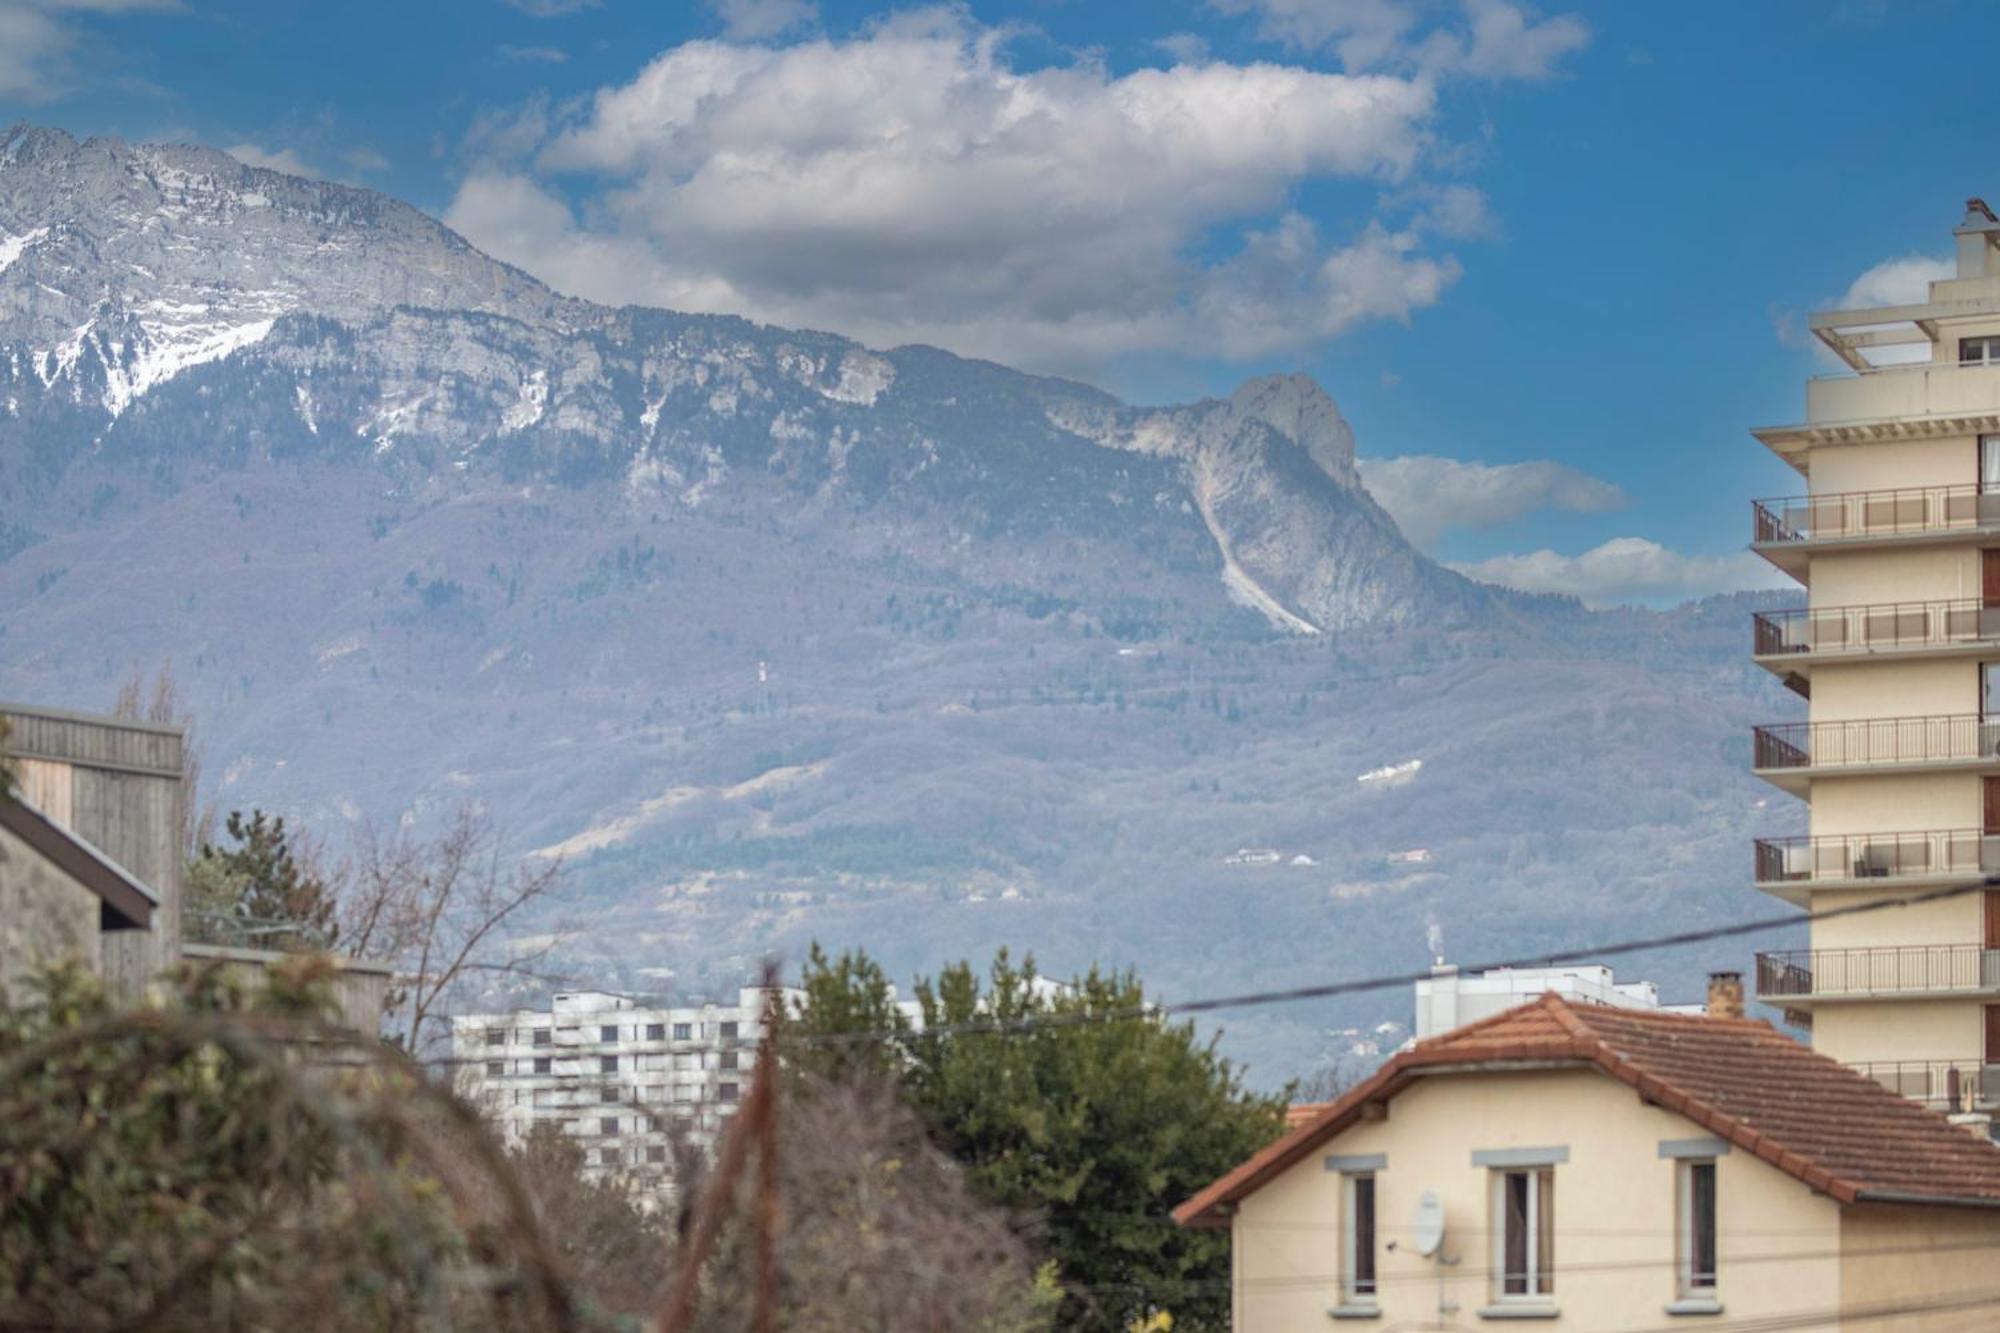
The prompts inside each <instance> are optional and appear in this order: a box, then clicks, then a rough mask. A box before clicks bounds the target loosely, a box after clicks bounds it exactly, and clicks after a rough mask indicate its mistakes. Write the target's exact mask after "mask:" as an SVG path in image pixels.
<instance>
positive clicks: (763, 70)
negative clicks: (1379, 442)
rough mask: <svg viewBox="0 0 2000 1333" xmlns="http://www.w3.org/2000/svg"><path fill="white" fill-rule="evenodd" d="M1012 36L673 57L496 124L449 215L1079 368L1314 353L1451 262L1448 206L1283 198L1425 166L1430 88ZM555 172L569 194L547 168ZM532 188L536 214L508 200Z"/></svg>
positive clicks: (524, 196)
mask: <svg viewBox="0 0 2000 1333" xmlns="http://www.w3.org/2000/svg"><path fill="white" fill-rule="evenodd" d="M1005 41H1006V34H1005V33H1004V32H1002V31H1001V30H997V29H992V28H986V27H982V26H980V25H978V24H976V23H974V22H973V21H971V20H970V19H968V18H966V17H965V16H964V15H963V14H961V13H959V12H958V11H944V10H931V11H924V12H921V13H916V14H904V15H900V16H897V17H895V18H892V19H889V20H887V21H884V22H882V23H881V24H879V25H877V26H875V27H873V28H871V29H869V30H868V31H866V32H864V33H863V34H862V35H860V36H857V37H855V38H852V39H849V40H839V41H835V40H827V39H820V40H813V41H807V42H800V43H797V44H794V45H789V46H783V47H778V48H772V47H768V46H762V45H746V44H741V43H731V42H714V41H698V42H690V43H687V44H685V45H682V46H678V47H674V48H672V49H670V50H668V51H666V52H665V53H664V54H662V55H661V56H659V57H658V58H656V59H655V60H654V61H653V62H652V63H651V64H649V65H648V66H647V67H646V68H645V69H644V70H643V71H641V73H640V74H639V75H638V77H637V78H636V79H634V80H633V81H632V82H631V83H629V84H625V85H622V86H614V87H609V88H605V89H602V90H600V91H599V92H598V93H597V94H596V95H595V97H594V98H593V99H592V100H591V102H590V103H589V105H588V107H587V109H586V111H585V112H584V113H583V114H582V115H581V116H580V117H572V118H571V120H570V121H569V122H568V123H567V124H565V125H563V126H562V127H561V128H560V129H558V130H557V131H556V132H555V133H554V135H553V137H552V138H550V139H549V140H548V141H547V143H546V145H545V146H544V147H543V148H542V150H541V151H540V152H539V153H538V154H536V155H534V156H533V157H531V158H527V157H525V155H519V156H518V157H517V160H514V161H512V162H509V161H508V160H506V155H505V154H504V153H498V152H494V151H493V149H492V147H491V145H492V144H494V143H497V141H498V139H499V138H500V134H499V133H498V132H497V131H496V130H493V129H490V128H489V131H488V132H486V134H485V140H486V145H487V148H488V151H489V153H490V154H491V156H490V159H489V161H488V162H487V163H486V164H485V165H484V166H482V167H481V168H480V169H479V170H477V171H475V172H474V173H473V175H472V176H471V177H470V178H468V179H467V181H466V182H465V184H464V187H463V188H462V189H461V190H460V192H459V194H458V197H457V198H456V199H454V200H453V202H452V205H451V207H450V209H449V210H448V212H447V214H446V220H447V221H448V222H450V223H451V225H452V226H454V227H456V228H458V229H459V230H460V231H462V232H464V233H465V234H466V235H467V236H468V237H469V238H470V239H471V240H472V241H473V242H474V243H475V244H478V245H480V246H481V247H482V248H485V249H487V250H489V251H492V252H493V253H495V254H497V255H499V256H500V257H501V258H503V259H507V260H510V261H512V262H514V263H517V264H520V265H522V266H523V267H525V268H527V269H529V271H531V272H534V273H536V274H538V275H539V276H541V277H543V278H545V279H547V280H550V281H552V282H556V283H557V284H558V285H561V286H564V287H566V288H567V289H568V290H571V291H573V292H575V293H576V294H578V295H583V296H589V297H595V298H598V299H607V300H617V301H640V300H644V301H651V302H656V303H659V304H664V305H670V306H674V307H676V308H680V309H694V310H711V311H728V312H733V313H739V314H745V315H749V316H751V317H753V318H758V319H764V320H769V321H771V322H775V323H782V324H790V325H801V324H803V325H809V326H812V327H822V328H836V329H839V330H840V331H842V332H844V333H849V334H852V335H854V336H857V337H861V338H864V339H866V340H868V341H871V342H878V343H894V342H903V341H911V340H922V341H932V342H939V343H943V344H945V345H947V346H951V347H953V348H954V349H956V350H960V351H964V352H969V353H973V354H977V355H985V356H993V357H997V358H999V359H1003V360H1009V361H1015V362H1019V363H1027V364H1032V365H1038V366H1065V367H1069V368H1072V369H1074V368H1076V367H1077V366H1078V365H1079V364H1084V365H1089V364H1098V363H1102V362H1103V361H1105V360H1108V359H1110V358H1112V357H1115V356H1117V355H1119V354H1121V353H1126V352H1132V351H1144V350H1159V349H1168V350H1174V351H1184V352H1191V353H1195V354H1204V355H1205V354H1222V355H1228V356H1253V355H1267V354H1271V353H1274V352H1281V351H1287V350H1297V349H1300V348H1303V347H1306V346H1309V345H1311V344H1313V343H1315V342H1317V341H1319V340H1321V339H1323V338H1326V337H1329V336H1333V335H1334V334H1337V333H1339V332H1341V331H1343V330H1345V329H1347V328H1350V327H1352V326H1353V325H1354V324H1355V323H1357V322H1360V321H1362V320H1366V319H1376V318H1404V317H1406V316H1407V315H1408V314H1409V313H1410V312H1411V311H1412V310H1415V309H1418V308H1421V307H1422V306H1425V305H1428V304H1430V303H1432V302H1434V301H1436V300H1437V299H1438V297H1439V295H1440V293H1441V292H1442V291H1443V290H1444V289H1445V288H1446V287H1447V286H1448V285H1449V284H1450V283H1451V281H1452V280H1453V279H1455V278H1456V276H1457V274H1458V265H1457V264H1456V262H1455V261H1454V260H1452V259H1451V258H1450V257H1449V256H1448V255H1438V254H1433V253H1430V252H1429V251H1428V250H1427V248H1426V247H1427V242H1428V241H1429V240H1430V239H1431V238H1432V237H1434V236H1436V235H1438V234H1441V233H1442V232H1443V230H1444V229H1445V227H1446V226H1448V225H1451V224H1450V222H1449V221H1448V219H1446V217H1445V215H1443V214H1439V215H1438V216H1436V217H1432V216H1428V215H1421V214H1420V216H1418V217H1417V218H1416V219H1414V220H1411V221H1407V222H1404V223H1400V224H1399V223H1393V222H1389V221H1383V220H1376V221H1371V220H1369V219H1368V218H1366V217H1365V216H1364V217H1363V218H1360V219H1355V220H1352V221H1350V222H1349V223H1347V224H1346V226H1345V227H1343V228H1342V229H1341V234H1338V235H1327V236H1325V237H1324V238H1323V237H1322V231H1323V230H1324V229H1325V227H1324V224H1315V223H1313V222H1310V221H1308V220H1306V219H1304V218H1303V217H1299V216H1296V215H1292V214H1287V213H1283V212H1280V211H1279V210H1280V209H1281V208H1282V207H1283V205H1284V204H1285V201H1286V200H1287V198H1288V196H1290V195H1291V194H1292V192H1293V191H1295V190H1296V189H1297V188H1298V187H1299V186H1301V185H1303V184H1305V183H1307V182H1310V181H1315V180H1328V179H1345V180H1349V181H1358V182H1361V183H1363V184H1371V183H1379V184H1384V185H1389V186H1392V187H1397V188H1404V187H1406V186H1407V185H1409V184H1410V183H1411V182H1412V181H1413V179H1414V177H1413V173H1414V172H1415V171H1416V170H1417V169H1418V167H1419V166H1420V164H1421V162H1422V160H1423V158H1424V155H1425V153H1426V151H1427V150H1428V148H1429V146H1430V142H1431V133H1430V129H1429V123H1430V121H1431V119H1432V117H1433V114H1434V111H1435V106H1436V90H1435V87H1434V85H1433V83H1432V82H1431V81H1429V80H1426V79H1423V78H1419V77H1416V76H1408V77H1402V76H1393V75H1381V74H1377V75H1348V74H1334V73H1326V72H1322V71H1316V70H1310V69H1304V68H1299V67H1296V66H1286V65H1278V64H1269V63H1258V64H1248V65H1231V64H1226V63H1215V62H1206V63H1198V64H1182V65H1177V66H1175V67H1174V68H1172V69H1165V70H1162V69H1140V70H1135V71H1133V72H1131V73H1129V74H1126V75H1123V76H1118V77H1114V76H1112V75H1111V74H1109V73H1108V72H1107V71H1106V70H1105V69H1103V68H1102V67H1101V66H1099V65H1097V64H1095V63H1092V62H1090V61H1079V62H1078V63H1075V64H1069V65H1060V66H1049V67H1040V68H1035V69H1032V70H1021V69H1017V68H1016V67H1015V66H1014V65H1013V64H1012V63H1011V61H1010V60H1009V59H1008V55H1007V51H1006V47H1005ZM541 114H542V113H541V112H540V111H539V110H537V111H535V112H534V113H533V114H532V115H529V116H524V117H522V118H520V120H518V121H515V122H509V123H508V124H507V125H506V127H505V128H506V131H507V132H508V133H509V134H513V135H515V137H516V138H518V134H517V133H516V131H518V130H519V129H520V128H521V127H523V126H527V125H535V124H538V123H539V117H540V116H541ZM523 158H525V160H522V159H523ZM562 174H568V175H570V176H571V177H572V178H573V180H574V181H575V182H576V183H578V184H580V185H581V186H582V187H583V188H582V189H581V190H580V191H579V195H580V199H581V204H582V207H581V209H580V210H579V209H572V208H571V207H570V206H569V205H568V204H566V203H565V202H563V199H562V198H561V197H559V195H558V193H557V191H555V190H554V189H553V188H552V186H551V185H550V184H549V183H548V181H549V178H550V177H552V176H556V175H562ZM1467 202H1468V201H1467V199H1466V198H1463V197H1461V198H1459V199H1458V204H1457V206H1458V210H1459V215H1460V216H1462V215H1463V213H1464V211H1465V209H1466V207H1467ZM520 206H526V207H528V208H529V210H530V213H531V214H532V223H525V222H524V221H523V219H522V218H520V217H517V216H512V215H510V213H509V212H508V211H506V210H507V209H511V208H514V207H520Z"/></svg>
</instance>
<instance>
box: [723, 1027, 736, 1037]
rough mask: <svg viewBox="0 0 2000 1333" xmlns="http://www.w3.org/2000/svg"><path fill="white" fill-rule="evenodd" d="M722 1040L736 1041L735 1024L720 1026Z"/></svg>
mask: <svg viewBox="0 0 2000 1333" xmlns="http://www.w3.org/2000/svg"><path fill="white" fill-rule="evenodd" d="M722 1039H723V1040H724V1041H735V1040H736V1024H734V1023H724V1024H723V1025H722Z"/></svg>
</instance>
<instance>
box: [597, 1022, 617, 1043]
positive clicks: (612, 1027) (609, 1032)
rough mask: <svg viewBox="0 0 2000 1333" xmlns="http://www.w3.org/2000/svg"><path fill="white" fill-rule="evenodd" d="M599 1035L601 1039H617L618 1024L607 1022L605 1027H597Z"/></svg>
mask: <svg viewBox="0 0 2000 1333" xmlns="http://www.w3.org/2000/svg"><path fill="white" fill-rule="evenodd" d="M597 1036H598V1039H599V1040H601V1041H617V1040H618V1025H617V1024H615V1023H606V1024H605V1025H604V1026H603V1027H600V1028H599V1029H597Z"/></svg>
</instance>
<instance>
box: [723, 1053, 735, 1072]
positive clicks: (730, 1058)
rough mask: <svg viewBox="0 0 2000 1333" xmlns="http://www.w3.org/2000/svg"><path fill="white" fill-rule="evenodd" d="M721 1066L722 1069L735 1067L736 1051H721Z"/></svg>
mask: <svg viewBox="0 0 2000 1333" xmlns="http://www.w3.org/2000/svg"><path fill="white" fill-rule="evenodd" d="M722 1067H723V1068H724V1069H734V1068H736V1052H734V1051H724V1052H723V1053H722Z"/></svg>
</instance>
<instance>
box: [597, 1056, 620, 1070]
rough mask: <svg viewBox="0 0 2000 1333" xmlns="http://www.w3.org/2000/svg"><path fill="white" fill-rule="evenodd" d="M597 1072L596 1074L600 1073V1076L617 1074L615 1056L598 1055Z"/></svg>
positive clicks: (616, 1059) (616, 1058)
mask: <svg viewBox="0 0 2000 1333" xmlns="http://www.w3.org/2000/svg"><path fill="white" fill-rule="evenodd" d="M597 1072H598V1073H600V1074H615V1073H617V1072H618V1057H617V1056H615V1055H600V1056H598V1057H597Z"/></svg>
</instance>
